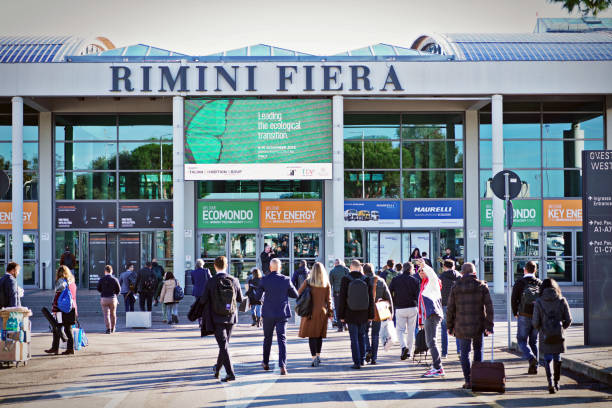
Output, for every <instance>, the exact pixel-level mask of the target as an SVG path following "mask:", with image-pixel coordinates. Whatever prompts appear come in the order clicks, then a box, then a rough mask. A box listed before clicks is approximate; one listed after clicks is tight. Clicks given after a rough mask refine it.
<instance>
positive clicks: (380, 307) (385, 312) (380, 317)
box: [374, 300, 391, 322]
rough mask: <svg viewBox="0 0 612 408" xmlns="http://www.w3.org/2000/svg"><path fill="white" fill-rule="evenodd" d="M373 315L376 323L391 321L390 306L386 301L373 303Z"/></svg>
mask: <svg viewBox="0 0 612 408" xmlns="http://www.w3.org/2000/svg"><path fill="white" fill-rule="evenodd" d="M374 306H376V307H375V308H374V314H375V319H374V320H376V321H377V322H382V321H385V320H388V319H391V304H390V303H389V302H387V301H386V300H381V301H378V302H376V303H374Z"/></svg>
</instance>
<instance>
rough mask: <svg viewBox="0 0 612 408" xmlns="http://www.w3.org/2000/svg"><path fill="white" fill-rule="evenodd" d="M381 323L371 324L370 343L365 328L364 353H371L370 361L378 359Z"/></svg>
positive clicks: (367, 330) (368, 331)
mask: <svg viewBox="0 0 612 408" xmlns="http://www.w3.org/2000/svg"><path fill="white" fill-rule="evenodd" d="M381 323H382V322H372V323H371V325H372V336H371V341H370V338H369V337H370V336H369V334H370V330H369V329H367V328H366V338H365V345H366V353H369V352H371V353H372V360H374V361H376V358H377V357H378V340H379V339H380V324H381Z"/></svg>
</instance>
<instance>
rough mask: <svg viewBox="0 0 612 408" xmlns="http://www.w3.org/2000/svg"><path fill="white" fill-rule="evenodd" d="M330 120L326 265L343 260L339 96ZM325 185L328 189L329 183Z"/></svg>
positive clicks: (342, 100)
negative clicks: (330, 161)
mask: <svg viewBox="0 0 612 408" xmlns="http://www.w3.org/2000/svg"><path fill="white" fill-rule="evenodd" d="M332 120H333V124H332V134H333V144H332V149H333V157H332V162H333V171H332V177H333V178H332V181H331V189H330V188H326V189H325V192H326V196H325V200H326V205H325V206H326V208H327V209H329V211H326V219H325V224H326V225H325V229H326V231H325V232H326V236H327V238H328V239H327V240H326V242H327V244H328V245H327V246H326V249H325V252H326V254H327V262H326V263H327V264H328V265H329V263H330V262H333V260H334V258H340V259H344V98H343V97H342V96H340V95H336V96H334V97H333V99H332ZM325 184H326V186H327V187H329V184H330V183H329V182H326V183H325ZM330 201H331V202H330ZM329 244H331V245H329Z"/></svg>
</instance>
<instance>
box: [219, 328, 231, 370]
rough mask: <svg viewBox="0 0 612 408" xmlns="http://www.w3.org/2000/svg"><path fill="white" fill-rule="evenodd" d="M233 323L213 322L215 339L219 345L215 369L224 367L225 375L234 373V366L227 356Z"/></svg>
mask: <svg viewBox="0 0 612 408" xmlns="http://www.w3.org/2000/svg"><path fill="white" fill-rule="evenodd" d="M233 327H234V325H233V324H229V323H227V324H222V323H215V340H217V344H218V345H219V355H218V356H217V369H218V370H220V369H221V367H222V366H223V367H225V372H226V373H227V375H234V368H233V367H232V362H231V361H230V356H229V342H230V337H232V328H233Z"/></svg>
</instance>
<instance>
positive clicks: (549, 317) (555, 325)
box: [540, 307, 563, 344]
mask: <svg viewBox="0 0 612 408" xmlns="http://www.w3.org/2000/svg"><path fill="white" fill-rule="evenodd" d="M540 310H542V333H543V334H544V336H543V337H544V338H543V339H542V340H543V342H544V343H545V344H561V343H563V326H562V324H561V317H560V316H559V313H558V312H557V311H555V310H553V311H551V312H546V310H544V307H540Z"/></svg>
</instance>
